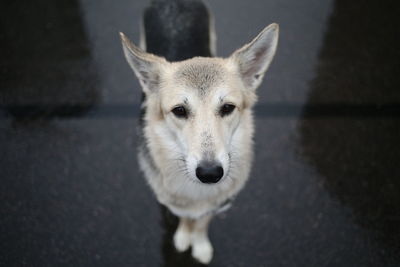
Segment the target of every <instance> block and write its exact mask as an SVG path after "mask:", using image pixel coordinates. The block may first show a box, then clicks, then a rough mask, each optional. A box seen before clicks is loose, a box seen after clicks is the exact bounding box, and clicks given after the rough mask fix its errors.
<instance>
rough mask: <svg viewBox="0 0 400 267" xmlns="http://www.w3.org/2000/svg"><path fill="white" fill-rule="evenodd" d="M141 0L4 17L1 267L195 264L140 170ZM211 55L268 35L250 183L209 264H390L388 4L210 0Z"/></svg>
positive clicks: (391, 39) (391, 58)
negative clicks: (132, 58)
mask: <svg viewBox="0 0 400 267" xmlns="http://www.w3.org/2000/svg"><path fill="white" fill-rule="evenodd" d="M146 4H147V1H145V0H140V1H137V0H135V1H127V0H120V1H106V0H96V1H89V0H81V1H77V0H76V1H72V0H71V1H68V2H67V1H45V0H43V1H39V2H36V3H33V2H31V1H2V2H1V4H0V7H1V8H0V14H1V16H0V28H1V31H0V47H1V51H2V54H3V56H2V59H1V61H0V105H1V107H0V108H1V109H0V181H1V185H0V241H1V242H0V266H40V267H42V266H84V267H88V266H197V265H198V264H197V263H195V262H194V261H193V260H192V259H191V258H190V256H189V254H188V253H185V254H178V253H176V252H175V251H174V249H173V247H172V244H171V235H172V232H173V230H174V227H175V225H176V219H175V218H174V217H173V216H172V215H171V214H169V213H168V212H166V211H165V209H163V208H162V207H160V206H159V205H158V203H157V202H156V200H155V198H154V197H153V195H152V193H151V191H150V189H149V188H148V186H147V185H146V183H145V181H144V179H143V177H142V174H141V173H140V172H139V170H138V166H137V162H136V145H137V139H136V127H137V124H138V116H137V115H138V114H139V110H138V109H139V107H138V105H139V103H140V88H139V85H138V82H137V81H136V79H135V78H134V76H133V74H132V73H131V70H130V69H129V67H128V65H127V64H126V62H125V60H124V58H123V55H122V51H121V47H120V43H119V39H118V31H123V32H125V33H126V34H127V35H128V36H129V37H130V38H131V39H133V40H135V41H136V42H138V39H139V21H140V16H141V12H142V10H143V8H144V7H145V6H146ZM208 4H209V7H210V9H211V10H212V12H213V13H214V16H215V21H216V29H217V35H218V54H219V55H221V56H227V55H229V54H230V53H231V52H232V51H233V50H234V49H236V48H238V47H240V46H241V45H243V44H244V43H245V42H248V41H249V40H250V39H251V38H252V37H254V36H255V35H256V34H257V33H258V32H259V31H260V30H261V29H262V28H263V27H264V26H266V25H267V24H269V23H272V22H277V23H279V24H280V29H281V36H280V37H281V38H280V44H279V48H278V52H277V55H276V58H275V60H274V62H273V64H272V66H271V68H270V70H269V72H268V73H267V76H266V78H265V80H264V83H263V85H262V86H261V87H260V88H259V91H258V92H259V96H260V98H259V103H258V105H257V107H256V127H257V131H256V137H255V144H256V145H255V151H256V157H255V162H254V168H253V171H252V174H251V179H250V181H249V183H248V185H247V187H246V188H245V189H244V190H243V191H242V192H241V194H240V195H239V196H238V198H237V199H236V201H235V203H234V206H233V208H232V209H231V210H229V211H228V212H227V213H225V214H222V215H219V216H218V217H217V218H216V219H215V220H214V221H213V223H212V225H211V229H210V236H211V239H212V242H213V244H214V247H215V257H214V259H213V261H212V263H211V264H210V266H224V267H225V266H246V267H247V266H318V267H321V266H399V265H400V230H399V227H398V225H399V223H400V194H399V192H400V181H399V177H400V171H399V166H398V162H399V158H400V147H399V142H400V141H399V136H400V124H399V122H400V93H399V90H398V88H399V85H400V77H399V73H400V65H399V62H400V53H399V50H398V49H399V47H400V40H399V37H398V29H399V26H400V22H399V20H398V18H397V14H398V13H399V11H400V9H399V4H397V2H396V1H385V3H383V2H379V1H372V0H367V1H362V2H361V1H346V0H326V1H320V0H307V1H294V0H268V1H263V0H252V1H243V0H242V1H236V0H235V1H232V0H214V1H211V0H210V1H208Z"/></svg>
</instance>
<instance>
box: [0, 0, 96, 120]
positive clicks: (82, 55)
mask: <svg viewBox="0 0 400 267" xmlns="http://www.w3.org/2000/svg"><path fill="white" fill-rule="evenodd" d="M22 2H23V3H22ZM22 2H21V1H10V0H8V1H2V2H1V4H0V10H1V11H0V14H1V18H0V21H1V22H0V33H1V34H0V46H1V51H2V59H1V62H0V88H1V89H0V107H3V108H5V109H6V110H7V111H8V112H9V113H10V114H11V115H12V116H14V117H15V118H17V119H24V118H43V117H44V118H51V117H55V116H69V115H71V116H76V115H80V114H83V113H85V112H86V111H87V110H88V109H90V107H92V106H93V104H95V103H96V102H97V101H98V98H99V95H98V91H97V88H96V83H97V77H96V71H95V68H94V67H93V63H92V58H91V55H90V47H89V40H88V38H87V36H86V33H85V29H84V25H83V21H82V15H81V11H80V9H79V8H80V7H79V3H78V1H75V0H71V1H53V2H51V1H27V0H24V1H22Z"/></svg>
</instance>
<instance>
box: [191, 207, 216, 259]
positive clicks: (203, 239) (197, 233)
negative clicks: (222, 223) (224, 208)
mask: <svg viewBox="0 0 400 267" xmlns="http://www.w3.org/2000/svg"><path fill="white" fill-rule="evenodd" d="M211 218H212V215H205V216H203V217H201V218H199V219H197V220H195V221H194V223H193V229H192V256H193V258H195V259H196V260H198V261H199V262H201V263H203V264H208V263H209V262H210V261H211V259H212V256H213V247H212V245H211V242H210V240H209V239H208V225H209V224H210V221H211Z"/></svg>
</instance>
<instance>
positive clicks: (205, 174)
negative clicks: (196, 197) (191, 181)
mask: <svg viewBox="0 0 400 267" xmlns="http://www.w3.org/2000/svg"><path fill="white" fill-rule="evenodd" d="M196 176H197V178H199V180H200V181H201V182H202V183H206V184H215V183H217V182H218V181H219V180H221V178H222V176H224V169H223V168H222V166H221V164H219V163H217V162H212V161H201V162H200V164H199V165H198V166H197V168H196Z"/></svg>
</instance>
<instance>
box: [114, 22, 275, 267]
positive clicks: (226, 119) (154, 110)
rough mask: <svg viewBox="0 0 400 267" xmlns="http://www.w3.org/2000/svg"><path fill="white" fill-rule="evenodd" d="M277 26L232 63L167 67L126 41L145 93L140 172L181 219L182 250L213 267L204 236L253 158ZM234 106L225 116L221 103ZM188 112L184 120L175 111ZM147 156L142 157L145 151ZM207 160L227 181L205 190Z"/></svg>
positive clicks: (241, 51) (205, 62)
mask: <svg viewBox="0 0 400 267" xmlns="http://www.w3.org/2000/svg"><path fill="white" fill-rule="evenodd" d="M277 36H278V27H277V25H276V24H273V25H271V26H269V27H267V28H266V29H264V31H262V32H261V33H260V35H258V36H257V37H256V38H255V39H254V40H253V41H252V42H251V43H249V44H247V45H245V46H244V47H243V48H241V49H239V50H237V51H236V52H235V53H234V54H232V56H231V57H229V58H226V59H224V58H201V57H197V58H192V59H189V60H185V61H181V62H167V61H166V60H165V59H163V58H161V57H157V56H154V55H151V54H148V53H145V52H144V51H142V50H140V49H139V48H137V47H136V46H134V45H133V44H132V43H130V42H129V40H128V39H127V38H126V37H125V36H124V35H121V37H122V42H123V46H124V52H125V55H126V58H127V60H128V62H129V64H130V65H131V67H132V68H133V70H134V72H135V74H136V75H137V77H138V78H139V80H140V82H141V85H142V87H143V91H144V92H145V94H146V101H145V103H144V105H145V107H146V115H145V118H144V122H145V124H144V129H143V130H144V137H145V140H146V142H147V143H146V150H142V152H141V153H140V155H139V161H140V166H141V168H142V170H143V171H144V173H145V176H146V178H147V181H148V183H149V184H150V186H151V188H152V189H153V191H154V193H155V195H156V197H157V199H158V201H159V202H160V203H162V204H164V205H165V206H167V207H168V208H169V209H170V210H171V211H172V212H173V213H174V214H176V215H177V216H179V217H181V222H180V225H179V227H178V229H177V232H176V234H175V237H174V242H175V246H176V247H177V249H178V250H180V251H182V250H186V249H187V248H188V247H189V246H190V245H191V246H192V254H193V256H194V257H195V258H196V259H198V260H199V261H200V262H203V263H208V262H209V261H210V260H211V257H212V251H213V249H212V246H211V244H210V242H209V240H208V237H207V228H208V223H209V221H210V220H211V217H212V215H213V212H214V211H215V210H216V209H217V208H218V207H219V206H220V205H221V204H222V203H224V202H225V201H226V200H227V199H229V198H232V197H233V196H235V195H236V194H237V193H238V192H239V191H240V190H241V189H242V188H243V186H244V184H245V183H246V181H247V179H248V176H249V172H250V166H251V160H252V154H253V153H252V136H253V129H254V126H253V116H252V110H251V108H252V106H253V105H254V103H255V101H256V94H255V89H256V88H257V87H258V85H259V84H260V82H261V79H262V77H263V75H264V73H265V71H266V70H267V68H268V66H269V64H270V62H271V60H272V57H273V55H274V53H275V49H276V45H277ZM227 103H228V104H232V105H234V106H235V107H236V108H235V110H234V111H233V112H232V114H230V115H228V116H221V115H220V114H219V110H220V108H221V106H222V105H223V104H227ZM177 105H180V106H185V107H186V108H187V110H188V112H189V115H188V118H187V119H182V118H177V117H176V116H174V114H173V112H172V110H173V109H174V107H176V106H177ZM147 150H148V152H145V151H147ZM205 157H207V158H208V159H209V160H217V161H218V162H220V163H221V164H222V167H223V169H224V176H223V177H222V179H221V180H220V181H219V182H218V183H215V184H204V183H202V182H200V181H199V179H198V178H197V177H196V172H195V169H196V167H197V165H198V164H199V162H200V161H201V160H203V159H204V158H205Z"/></svg>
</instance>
